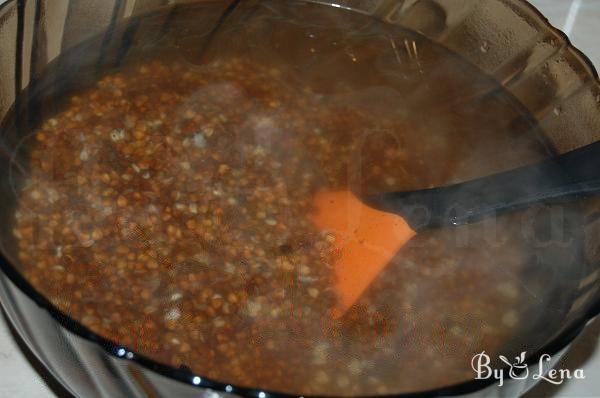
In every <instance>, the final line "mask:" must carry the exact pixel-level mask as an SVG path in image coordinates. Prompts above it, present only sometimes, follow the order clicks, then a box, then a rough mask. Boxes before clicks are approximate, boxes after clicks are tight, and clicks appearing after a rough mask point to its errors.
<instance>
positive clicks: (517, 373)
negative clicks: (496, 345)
mask: <svg viewBox="0 0 600 398" xmlns="http://www.w3.org/2000/svg"><path fill="white" fill-rule="evenodd" d="M525 355H526V353H525V352H522V353H521V354H520V355H518V356H516V357H515V359H514V361H510V360H509V359H508V358H506V357H505V356H504V355H499V356H498V358H499V359H500V361H502V362H503V363H504V364H506V365H507V366H508V373H507V372H506V371H507V369H506V368H502V369H496V368H492V367H491V366H490V363H491V362H492V361H491V358H490V357H489V355H487V354H486V353H485V351H482V352H481V353H479V354H476V355H475V356H473V359H471V368H473V371H474V372H475V374H476V377H475V379H477V380H487V379H495V380H497V381H498V385H499V386H502V385H503V384H504V380H505V379H506V378H510V379H513V380H524V379H527V378H528V377H531V378H532V379H533V380H545V381H547V382H548V383H552V384H556V385H558V384H562V383H563V382H564V381H565V380H570V379H579V380H581V379H585V374H584V373H583V369H576V370H575V371H571V370H570V369H549V370H548V362H550V360H551V359H552V358H551V357H550V355H548V354H544V355H542V356H541V357H540V360H539V362H538V364H537V369H536V368H535V366H533V365H532V366H531V367H528V366H527V364H526V363H525ZM530 368H531V370H532V371H533V372H532V373H531V375H530Z"/></svg>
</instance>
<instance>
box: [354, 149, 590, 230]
mask: <svg viewBox="0 0 600 398" xmlns="http://www.w3.org/2000/svg"><path fill="white" fill-rule="evenodd" d="M599 193H600V141H598V142H595V143H593V144H590V145H587V146H585V147H582V148H579V149H576V150H574V151H571V152H567V153H565V154H563V155H560V156H557V157H554V158H552V159H548V160H546V161H543V162H541V163H537V164H534V165H531V166H525V167H521V168H518V169H514V170H510V171H506V172H502V173H498V174H493V175H490V176H487V177H483V178H479V179H475V180H471V181H467V182H464V183H460V184H455V185H448V186H444V187H439V188H432V189H424V190H419V191H412V192H389V193H384V194H380V195H374V196H370V197H368V198H365V201H366V202H367V203H369V204H371V205H373V206H375V207H376V208H379V209H381V210H384V211H388V212H391V213H396V214H399V215H401V216H402V217H404V218H405V219H406V221H407V222H408V223H409V224H410V225H411V227H413V229H415V230H420V229H424V228H428V227H436V226H444V225H462V224H468V223H471V222H474V221H478V220H480V219H482V218H483V217H485V216H488V215H491V214H500V213H504V212H507V211H511V210H516V209H520V208H524V207H528V206H530V205H532V204H535V203H549V202H556V201H562V200H566V199H575V198H582V197H586V196H590V195H594V194H599Z"/></svg>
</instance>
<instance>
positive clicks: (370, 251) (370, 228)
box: [312, 141, 600, 317]
mask: <svg viewBox="0 0 600 398" xmlns="http://www.w3.org/2000/svg"><path fill="white" fill-rule="evenodd" d="M598 193H600V141H598V142H595V143H593V144H590V145H587V146H585V147H582V148H579V149H576V150H573V151H571V152H567V153H565V154H563V155H560V156H557V157H554V158H550V159H548V160H546V161H543V162H541V163H537V164H534V165H530V166H525V167H520V168H517V169H513V170H510V171H506V172H502V173H497V174H493V175H490V176H488V177H483V178H478V179H475V180H471V181H468V182H463V183H459V184H454V185H448V186H443V187H438V188H431V189H423V190H418V191H410V192H385V193H381V194H377V195H370V196H365V197H362V198H358V197H357V196H356V195H355V194H354V193H352V192H350V191H337V192H319V193H317V194H316V195H315V197H314V205H315V212H314V213H313V215H312V219H313V222H314V224H315V225H316V226H317V227H318V228H319V229H322V230H326V231H329V232H331V233H332V234H333V236H334V238H335V241H334V247H335V249H336V252H337V255H336V259H335V265H334V270H335V274H336V286H335V290H336V292H337V295H338V305H337V307H336V308H335V309H334V311H333V316H334V317H340V316H342V315H343V314H344V313H345V312H346V311H347V310H348V309H349V308H350V307H351V306H352V305H353V304H354V303H355V302H356V300H358V298H359V297H360V296H361V295H362V294H363V292H364V291H365V290H366V289H367V287H368V286H369V285H370V284H371V282H372V281H373V280H374V279H375V278H376V277H377V275H378V274H379V273H380V272H381V271H382V270H383V269H384V268H385V266H386V265H387V264H388V263H389V262H390V260H391V259H392V258H393V257H394V256H395V255H396V253H397V252H398V250H400V248H401V247H402V246H403V245H404V244H406V243H407V242H408V241H409V240H410V239H411V238H412V237H413V236H415V235H416V234H417V233H418V232H419V231H422V230H424V229H427V228H434V227H446V226H457V225H463V224H468V223H472V222H475V221H478V220H481V219H482V218H484V217H486V216H491V215H497V214H501V213H505V212H508V211H514V210H517V209H522V208H525V207H528V206H530V205H532V204H536V203H552V202H557V201H564V200H573V199H578V198H583V197H587V196H590V195H595V194H598Z"/></svg>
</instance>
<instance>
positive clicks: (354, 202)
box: [312, 191, 416, 318]
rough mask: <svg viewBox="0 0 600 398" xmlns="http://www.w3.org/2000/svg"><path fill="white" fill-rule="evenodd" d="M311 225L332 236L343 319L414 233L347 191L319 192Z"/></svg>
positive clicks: (337, 310)
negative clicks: (333, 238)
mask: <svg viewBox="0 0 600 398" xmlns="http://www.w3.org/2000/svg"><path fill="white" fill-rule="evenodd" d="M314 205H315V212H314V213H313V215H312V221H313V223H314V224H315V225H316V226H317V228H319V229H321V230H326V231H329V232H331V233H332V234H333V235H334V236H335V242H334V248H335V250H336V253H337V256H336V258H335V263H334V271H335V280H336V281H335V290H336V293H337V295H338V305H337V307H336V308H334V309H333V312H332V315H333V316H334V317H336V318H337V317H340V316H342V315H343V314H344V313H345V312H346V311H347V310H348V309H349V308H350V307H351V306H352V305H353V304H354V303H355V302H356V300H358V298H359V297H360V296H361V295H362V294H363V292H364V291H365V290H366V289H367V287H368V286H369V285H370V284H371V282H373V280H374V279H375V278H376V277H377V275H379V273H380V272H381V271H382V270H383V269H384V268H385V266H386V265H387V264H388V263H389V262H390V260H391V259H392V258H393V257H394V255H395V254H396V253H397V252H398V250H399V249H400V248H401V247H402V246H403V245H404V244H405V243H406V242H408V241H409V240H410V239H411V238H412V237H413V236H415V235H416V232H415V231H413V230H412V228H411V227H410V226H409V225H408V224H407V223H406V221H405V220H404V219H403V218H402V217H400V216H398V215H395V214H392V213H386V212H383V211H379V210H377V209H374V208H372V207H369V206H367V205H365V204H364V203H363V202H361V201H360V200H359V199H358V198H357V197H356V196H355V195H354V194H353V193H352V192H350V191H338V192H319V193H317V194H316V195H315V197H314Z"/></svg>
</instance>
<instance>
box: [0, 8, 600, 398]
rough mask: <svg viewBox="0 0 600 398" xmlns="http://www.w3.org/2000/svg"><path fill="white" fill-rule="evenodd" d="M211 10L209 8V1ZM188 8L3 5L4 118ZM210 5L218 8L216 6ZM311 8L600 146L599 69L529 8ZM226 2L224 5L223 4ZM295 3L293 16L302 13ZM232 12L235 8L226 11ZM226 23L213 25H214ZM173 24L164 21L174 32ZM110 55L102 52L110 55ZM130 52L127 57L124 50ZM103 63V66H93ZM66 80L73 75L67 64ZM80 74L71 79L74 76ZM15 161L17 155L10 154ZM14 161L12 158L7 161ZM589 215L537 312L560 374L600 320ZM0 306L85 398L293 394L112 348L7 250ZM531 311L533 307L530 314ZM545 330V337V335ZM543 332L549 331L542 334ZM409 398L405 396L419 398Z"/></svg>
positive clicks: (502, 392)
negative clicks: (436, 51) (79, 66)
mask: <svg viewBox="0 0 600 398" xmlns="http://www.w3.org/2000/svg"><path fill="white" fill-rule="evenodd" d="M199 1H200V2H202V1H203V0H199ZM192 2H193V1H186V0H174V1H173V0H171V1H166V0H165V1H161V0H137V1H135V0H128V1H120V0H117V1H94V0H86V1H68V0H65V1H61V2H52V3H50V2H49V1H42V0H39V1H29V2H24V1H23V2H22V1H16V0H9V1H7V2H6V3H4V4H3V5H2V6H0V32H2V35H1V36H0V37H2V39H1V40H0V55H1V57H0V73H1V74H2V79H1V80H0V119H5V118H6V116H7V115H8V114H9V113H10V111H11V109H15V108H19V103H20V101H22V98H23V96H22V93H23V92H27V90H32V89H35V87H36V86H35V85H36V82H37V81H38V79H39V77H40V76H42V75H43V74H44V73H45V72H46V70H47V67H48V65H50V64H51V63H52V61H54V60H57V59H61V57H62V56H63V55H64V54H67V53H68V52H69V51H70V50H72V49H74V48H77V46H79V45H80V44H81V43H85V42H86V40H88V39H90V38H92V37H94V36H97V35H100V34H102V35H104V37H105V38H106V42H107V43H108V42H113V43H124V44H125V45H124V46H123V48H126V43H127V42H128V41H131V40H134V39H135V38H136V37H141V36H146V37H153V36H152V35H156V34H157V32H158V31H159V30H160V29H159V28H160V27H157V26H150V27H147V26H139V25H136V24H130V25H128V26H130V28H128V29H126V30H124V31H123V30H119V29H117V27H118V26H121V25H122V23H123V22H125V21H128V20H130V19H135V18H136V17H137V16H140V15H144V14H147V13H151V12H154V11H157V10H161V9H162V8H163V7H167V6H169V7H171V6H175V5H183V4H185V3H192ZM206 2H208V1H206ZM309 2H310V3H316V4H319V5H320V6H322V7H337V8H339V9H340V12H341V13H342V12H351V13H360V14H365V15H369V16H372V17H374V18H378V19H380V20H383V21H385V22H386V23H389V24H394V25H398V26H400V27H403V28H406V29H409V30H412V31H415V32H417V33H418V34H420V35H423V36H424V37H426V38H427V39H429V40H431V41H433V42H435V43H438V44H440V45H441V46H443V47H445V48H447V49H448V50H450V51H452V52H453V53H455V54H458V55H459V56H461V57H462V58H463V59H465V60H467V61H468V62H470V63H471V64H472V65H474V66H475V67H477V68H478V69H479V70H481V71H482V72H484V73H485V74H487V75H488V76H490V77H492V78H493V79H495V80H496V81H497V82H499V83H500V84H501V85H502V86H503V87H504V88H505V89H506V90H507V91H508V92H510V93H511V94H512V95H513V96H514V98H516V99H517V100H518V101H519V102H520V104H522V106H523V107H525V108H526V109H527V111H528V112H529V113H530V114H531V115H532V116H533V117H534V118H535V119H536V121H537V122H538V124H539V125H540V127H541V128H542V129H543V131H544V133H545V134H546V138H547V139H548V141H549V142H550V143H551V144H552V146H553V148H554V149H555V151H556V152H557V153H564V152H566V151H569V150H572V149H575V148H579V147H581V146H584V145H586V144H589V143H592V142H594V141H596V140H598V139H600V84H599V82H598V76H597V74H596V71H595V70H594V68H593V66H592V64H591V63H590V62H589V60H587V58H586V57H585V56H584V55H583V54H581V53H580V52H579V51H578V50H577V49H575V48H573V47H572V46H571V45H570V43H569V41H568V40H567V38H566V36H565V35H564V34H562V33H561V32H559V31H558V30H556V29H554V28H553V27H552V26H550V25H549V24H548V22H547V20H546V19H545V18H544V17H543V16H542V15H541V14H540V13H539V12H538V11H537V10H536V9H535V8H533V7H532V6H531V5H529V4H528V3H526V2H525V1H522V0H401V1H397V0H390V1H386V0H337V1H333V0H332V1H317V0H310V1H309ZM217 3H218V2H217ZM294 3H295V1H294V0H289V4H290V7H291V8H293V7H295V5H294ZM220 4H221V7H222V9H223V10H225V9H226V8H227V7H228V6H229V5H230V3H229V2H226V1H221V2H220ZM216 22H217V19H215V18H213V19H209V20H207V26H211V24H214V23H216ZM167 23H168V20H165V21H164V24H167ZM105 50H106V48H103V47H102V46H99V48H98V49H96V50H95V51H96V53H97V54H98V56H99V57H102V52H103V51H105ZM125 51H126V50H125ZM94 61H96V60H94ZM64 70H68V68H67V67H66V66H65V67H64ZM71 72H72V71H71ZM20 139H21V137H19V136H14V135H11V134H10V133H9V132H8V131H7V130H6V131H4V130H3V131H2V146H3V147H4V150H7V149H8V150H9V152H10V150H11V149H13V148H14V147H15V145H17V144H16V143H17V142H19V140H20ZM9 157H10V156H9ZM4 158H6V156H4ZM7 161H8V160H7V159H3V160H2V162H3V163H4V164H3V167H2V174H1V178H0V181H1V183H2V190H3V192H4V193H8V192H9V191H10V189H11V187H10V183H11V176H10V173H9V172H8V170H9V169H10V167H4V166H6V165H7V163H6V162H7ZM11 198H12V195H10V194H7V195H3V199H2V201H3V202H2V205H3V206H2V216H3V217H4V219H5V220H9V219H10V211H11V209H13V208H14V203H13V202H11V200H14V198H13V199H11ZM581 205H582V208H583V209H584V224H585V225H584V226H583V230H584V235H583V238H582V239H583V241H582V242H581V243H582V247H583V253H582V256H581V259H580V261H579V262H578V263H577V265H576V267H575V268H574V269H559V270H553V271H554V272H555V274H554V275H553V277H554V278H560V279H562V280H564V283H563V284H562V290H561V291H560V292H555V293H556V294H555V297H554V298H553V300H552V311H553V312H552V315H551V318H552V321H551V322H547V323H544V322H543V319H544V318H545V317H550V315H549V314H548V313H543V314H538V315H537V316H536V317H535V319H532V323H535V325H534V326H535V327H533V326H532V327H531V328H530V330H529V332H528V333H531V340H537V341H536V345H535V347H536V350H535V352H527V359H526V361H525V362H526V363H527V364H528V365H530V366H532V367H534V368H537V366H538V362H539V360H540V357H541V356H542V355H543V354H548V355H551V356H552V361H550V362H549V363H546V364H545V366H546V368H547V367H549V366H552V365H553V364H555V363H556V362H557V361H558V359H559V358H560V356H561V354H562V353H563V352H564V350H565V349H566V348H567V347H568V345H569V343H570V342H571V341H572V340H573V338H575V337H576V336H577V335H578V334H579V332H580V331H581V330H582V329H583V328H584V327H585V325H586V324H587V322H589V320H591V319H592V318H593V317H595V316H596V315H597V314H598V312H599V311H600V294H599V283H598V280H599V279H600V240H599V239H598V236H600V200H597V199H587V200H586V201H585V202H584V203H582V204H581ZM2 252H3V256H2V258H1V259H0V260H1V261H0V266H1V269H2V272H1V273H0V298H1V301H2V304H3V306H4V308H5V311H6V312H7V314H8V316H9V318H10V320H11V322H12V323H13V325H14V326H15V329H16V330H17V331H18V333H19V334H20V335H21V337H22V338H23V339H24V340H25V342H26V343H27V344H28V345H29V347H30V348H31V349H32V351H33V352H34V353H35V354H36V355H37V356H38V357H39V359H40V360H41V361H42V363H44V365H45V366H46V367H47V368H48V369H49V370H50V372H51V373H52V374H53V375H54V376H55V377H56V379H57V380H59V381H60V382H61V383H62V384H63V385H64V386H65V387H66V388H67V389H68V390H69V391H71V392H72V393H73V394H74V395H76V396H82V397H173V396H177V397H192V396H248V397H259V398H265V397H271V396H286V394H282V393H278V392H272V391H266V390H262V389H261V386H251V387H246V386H236V385H230V384H226V383H222V382H219V381H218V380H211V379H209V378H207V377H204V376H203V375H198V374H194V373H192V372H191V371H190V370H189V369H186V368H174V367H171V366H168V365H165V364H161V363H157V362H155V361H153V360H151V359H149V358H147V357H145V356H143V355H141V354H139V353H138V352H136V350H134V349H131V348H130V347H125V346H121V345H119V344H118V342H112V341H109V340H107V339H105V338H103V337H102V336H99V335H96V334H94V333H93V332H91V331H90V330H88V329H87V328H86V327H84V326H83V325H81V324H80V323H78V322H77V321H75V320H74V319H71V318H70V317H69V316H68V315H66V314H64V313H62V312H61V311H59V310H58V309H57V308H55V307H54V306H53V305H52V304H51V303H50V302H49V301H48V300H47V299H46V298H44V296H42V295H41V294H39V293H38V292H36V291H35V289H33V287H32V286H31V285H30V284H29V283H28V282H27V281H26V280H25V279H24V278H23V277H22V276H21V275H20V274H19V272H18V271H17V270H16V269H15V268H14V267H13V266H12V265H11V262H10V261H9V260H8V258H9V257H10V248H8V247H3V248H2ZM523 305H524V306H527V305H528V304H527V303H524V304H523ZM540 327H541V328H540ZM542 329H543V330H542ZM534 383H535V380H532V379H523V380H516V379H509V378H507V379H506V380H505V382H504V383H503V385H502V386H501V387H500V386H498V385H497V383H496V381H495V380H493V379H485V380H475V379H474V380H470V381H465V382H464V383H461V384H458V385H452V386H446V387H443V388H438V389H434V390H429V391H415V392H414V393H419V395H420V396H438V395H472V396H482V397H484V396H490V397H492V396H517V395H520V394H522V393H523V392H525V391H527V390H528V389H529V388H531V387H532V385H533V384H534ZM414 393H409V392H407V393H406V394H403V395H399V396H415V395H414Z"/></svg>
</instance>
